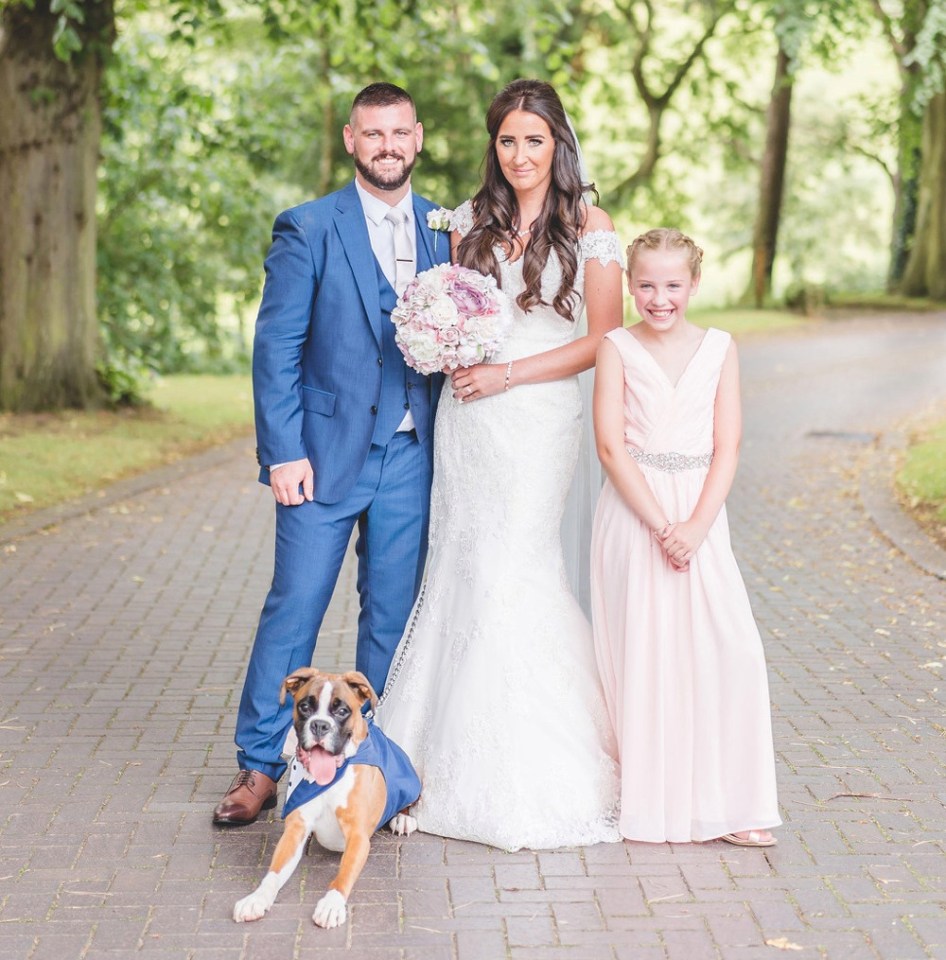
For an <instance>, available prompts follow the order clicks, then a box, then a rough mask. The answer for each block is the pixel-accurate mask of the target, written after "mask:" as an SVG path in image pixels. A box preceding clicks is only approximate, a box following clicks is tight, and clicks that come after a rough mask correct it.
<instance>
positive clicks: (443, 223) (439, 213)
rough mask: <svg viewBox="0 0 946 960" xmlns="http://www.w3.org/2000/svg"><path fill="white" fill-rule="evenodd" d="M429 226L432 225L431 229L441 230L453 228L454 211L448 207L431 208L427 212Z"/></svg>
mask: <svg viewBox="0 0 946 960" xmlns="http://www.w3.org/2000/svg"><path fill="white" fill-rule="evenodd" d="M427 226H428V227H430V229H431V230H439V231H442V232H446V231H450V230H452V229H453V211H452V210H448V209H447V208H446V207H438V208H437V209H436V210H429V211H428V212H427Z"/></svg>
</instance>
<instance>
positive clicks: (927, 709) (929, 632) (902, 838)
mask: <svg viewBox="0 0 946 960" xmlns="http://www.w3.org/2000/svg"><path fill="white" fill-rule="evenodd" d="M944 320H946V317H944V316H938V317H927V318H922V317H895V318H886V319H881V318H878V319H867V320H859V321H843V322H836V323H824V324H820V325H818V326H817V327H816V328H815V330H814V331H806V332H803V333H788V334H781V335H778V336H773V337H766V338H760V339H756V338H747V339H746V340H745V342H743V343H742V344H741V347H740V352H741V355H742V365H743V396H744V407H745V419H746V430H745V442H744V446H743V456H742V465H741V468H740V474H739V478H738V481H737V484H736V488H735V490H734V492H733V496H732V497H731V498H730V504H729V510H730V520H731V524H732V529H733V540H734V544H735V548H736V553H737V557H738V558H739V560H740V564H741V566H742V569H743V572H744V575H745V577H746V581H747V584H748V587H749V591H750V594H751V596H752V600H753V607H754V610H755V613H756V616H757V618H758V621H759V625H760V628H761V631H762V635H763V639H764V641H765V645H766V652H767V658H768V664H769V672H770V678H771V687H772V698H773V721H774V728H775V738H776V750H777V757H778V778H779V787H780V800H781V805H782V813H783V818H784V820H785V825H784V826H783V827H782V828H780V829H779V831H778V833H777V835H778V837H779V840H780V843H779V846H778V847H777V848H774V849H771V850H765V851H763V850H746V849H741V848H736V847H732V846H729V845H727V844H724V843H722V842H712V843H706V844H702V845H679V844H678V845H666V844H665V845H647V844H640V843H625V844H611V845H600V846H595V847H589V848H583V849H569V850H557V851H550V852H541V853H531V852H520V853H516V854H506V853H501V852H498V851H495V850H492V849H490V848H486V847H482V846H479V845H476V844H471V843H462V842H458V841H452V840H442V839H439V838H437V837H430V836H424V835H418V834H415V835H414V836H413V837H410V838H407V839H403V840H401V839H396V838H394V837H392V836H389V835H381V834H379V835H378V836H377V837H376V838H375V841H374V843H373V846H372V851H371V856H370V858H369V861H368V864H367V867H366V869H365V871H364V873H363V874H362V877H361V879H360V882H359V883H358V885H357V887H356V889H355V892H354V894H353V897H352V901H351V919H350V921H349V923H348V924H346V925H345V926H344V927H342V928H340V929H338V930H334V931H323V930H319V929H317V928H315V927H314V926H313V925H312V923H311V920H310V917H311V914H312V910H313V908H314V906H315V902H316V900H317V899H318V897H319V895H320V891H322V890H323V889H324V887H325V885H326V884H327V882H328V881H329V880H330V879H331V877H332V876H333V875H334V870H335V864H336V861H337V856H336V855H334V854H329V853H326V852H324V851H321V850H319V849H318V848H317V847H313V848H312V850H311V851H310V853H309V854H308V855H307V856H306V857H305V858H304V859H303V862H302V864H301V865H300V867H299V869H298V870H297V872H296V875H295V876H294V877H293V878H292V879H291V880H290V882H289V883H288V884H287V885H286V887H285V888H284V889H283V891H282V893H281V894H280V896H279V898H278V900H277V902H276V905H275V906H274V907H273V909H272V911H271V912H270V914H269V915H268V916H267V917H266V918H265V919H264V920H262V921H260V922H259V923H255V924H247V925H238V924H235V923H234V922H233V921H232V920H231V919H230V912H231V909H232V905H233V903H234V901H235V900H237V899H238V898H239V897H241V896H243V895H244V894H246V893H247V892H249V891H250V890H251V889H252V888H253V887H254V886H255V885H256V883H257V882H258V880H259V878H260V877H261V875H262V872H263V871H264V870H265V868H266V865H267V863H268V860H269V856H270V853H271V851H272V848H273V845H274V843H275V842H276V840H277V839H278V836H279V833H280V823H279V821H278V818H277V817H275V816H273V815H272V814H271V815H270V816H269V817H268V818H267V819H264V820H261V821H259V822H258V823H256V824H254V825H252V826H250V827H247V828H243V829H236V830H218V829H214V828H213V827H212V825H211V822H210V812H211V810H212V808H213V806H214V804H215V803H216V801H217V800H218V799H219V796H220V795H221V794H222V791H223V790H224V789H225V788H226V786H227V784H228V783H229V781H230V779H231V777H232V775H233V772H234V761H233V746H232V735H233V721H234V713H235V709H236V702H237V699H238V697H239V693H240V689H241V683H242V672H243V669H244V665H245V661H246V657H247V652H248V647H249V644H250V643H251V641H252V636H253V632H254V629H255V624H256V618H257V615H258V612H259V608H260V606H261V604H262V601H263V597H264V595H265V590H266V587H267V585H268V581H269V577H270V575H271V570H272V507H271V500H270V495H269V493H268V491H266V490H265V489H263V488H261V487H259V486H258V485H257V484H256V483H255V482H254V480H253V476H254V472H255V468H254V463H253V459H252V453H251V449H250V447H251V444H250V443H249V442H240V443H238V444H235V445H231V446H230V447H228V448H226V449H224V450H222V451H217V452H215V453H214V454H213V455H209V456H207V457H203V458H197V459H195V460H193V461H189V462H188V464H185V465H184V467H183V468H181V467H178V468H176V469H175V470H170V471H165V472H163V473H162V472H159V473H157V474H152V475H150V476H149V477H147V478H143V479H142V480H139V481H136V482H135V483H133V484H132V485H131V486H130V487H125V488H123V487H117V488H115V490H113V491H111V492H110V493H109V495H107V496H106V497H105V498H102V499H99V500H97V501H95V502H94V503H93V506H94V507H95V508H94V509H87V508H88V507H89V504H88V503H84V504H80V507H81V509H78V508H77V509H73V510H72V511H71V512H70V511H69V510H66V511H58V512H57V513H56V514H55V518H56V519H57V522H56V524H55V525H54V526H52V527H49V528H47V529H40V528H39V523H40V521H41V520H43V519H44V518H45V519H47V520H48V519H49V518H50V517H51V516H53V515H52V514H45V515H41V516H40V517H34V518H32V520H30V521H28V522H26V523H23V522H20V521H17V522H16V523H12V524H9V525H8V526H7V527H6V528H3V527H0V540H4V538H5V541H4V542H0V957H3V958H4V960H52V958H55V960H80V958H86V960H124V958H129V957H142V958H152V960H284V958H285V960H289V958H303V960H305V958H316V957H318V958H320V960H331V958H334V957H341V956H342V955H346V956H347V955H349V954H357V955H358V956H360V957H362V958H364V960H410V958H418V960H421V958H422V960H441V958H443V960H503V958H510V960H599V958H608V960H666V958H669V960H703V958H714V960H715V958H724V960H746V958H756V957H759V958H763V957H769V958H775V957H777V956H779V955H783V954H784V955H787V956H794V955H798V956H800V957H802V958H804V957H811V958H814V957H826V958H844V960H860V958H865V960H866V958H872V960H873V958H887V960H914V958H927V957H946V856H944V849H946V816H944V813H946V811H944V801H946V786H944V784H946V779H944V773H946V770H944V766H946V740H944V734H946V714H944V709H943V704H944V700H946V683H944V680H943V673H944V671H946V630H944V625H946V582H944V581H943V580H942V579H939V578H938V577H936V576H934V575H932V573H931V572H929V570H930V561H929V558H930V557H932V558H933V559H932V561H931V562H932V564H933V566H934V567H935V566H936V564H939V567H938V569H939V570H940V571H942V570H946V564H944V563H943V562H942V561H943V558H942V554H941V553H937V552H936V551H934V550H932V548H931V547H930V546H929V544H928V543H925V542H924V541H923V539H922V538H921V537H917V536H916V533H915V531H908V535H906V536H905V537H903V536H900V537H898V536H897V535H896V531H895V530H894V528H895V527H897V525H898V524H901V525H902V523H903V522H904V521H903V520H902V518H901V517H900V515H899V514H898V513H897V511H896V509H895V507H894V506H893V505H892V503H891V500H890V494H889V487H888V483H889V454H887V453H886V452H884V449H883V448H884V443H883V441H884V439H885V438H889V437H890V436H894V435H897V434H896V431H898V430H902V428H903V424H904V423H905V422H907V420H908V419H909V418H910V417H913V416H915V415H917V414H918V413H922V412H924V411H926V410H931V409H934V408H935V405H936V404H940V405H942V404H943V403H944V401H946V360H944V358H946V324H944V323H943V321H944ZM939 409H940V410H942V409H943V407H942V406H940V407H939ZM878 441H879V442H878ZM865 503H866V504H868V507H870V509H865ZM901 531H902V527H901ZM893 543H900V544H901V546H903V544H904V543H915V544H917V545H918V546H917V549H918V550H920V551H921V552H923V556H924V557H925V558H926V559H927V561H928V562H926V563H924V562H922V561H921V560H920V559H918V556H914V555H913V554H912V553H911V551H910V550H909V548H906V549H907V552H906V553H905V552H903V551H902V550H901V549H898V548H897V547H895V546H894V545H893ZM935 572H936V570H935V569H934V570H933V573H935ZM356 616H357V603H356V600H355V596H354V571H353V568H352V564H351V563H349V564H348V565H347V566H346V568H345V569H344V571H343V576H342V580H341V582H340V584H339V589H338V591H337V594H336V600H335V601H334V603H333V606H332V608H331V610H330V612H329V615H328V617H327V620H326V624H325V628H324V630H323V633H322V635H321V637H320V640H319V647H318V651H317V655H316V656H317V660H316V662H317V663H318V664H319V665H321V666H324V667H328V668H335V667H347V666H349V665H350V664H351V663H352V660H353V634H354V628H355V620H356ZM274 813H275V811H274Z"/></svg>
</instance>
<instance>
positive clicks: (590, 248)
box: [579, 230, 624, 270]
mask: <svg viewBox="0 0 946 960" xmlns="http://www.w3.org/2000/svg"><path fill="white" fill-rule="evenodd" d="M579 246H580V248H581V258H582V260H598V261H600V263H601V265H602V266H605V267H606V266H607V265H608V264H609V263H611V262H612V261H613V262H614V263H616V264H617V265H618V266H619V267H621V269H622V270H623V269H624V254H623V253H622V252H621V244H620V241H619V240H618V235H617V234H616V233H615V232H614V231H613V230H591V231H589V232H588V233H585V234H582V236H581V240H580V241H579Z"/></svg>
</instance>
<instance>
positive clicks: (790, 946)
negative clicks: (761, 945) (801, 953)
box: [765, 937, 805, 950]
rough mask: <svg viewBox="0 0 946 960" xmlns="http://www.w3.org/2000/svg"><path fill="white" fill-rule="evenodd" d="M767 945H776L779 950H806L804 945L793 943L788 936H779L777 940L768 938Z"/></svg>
mask: <svg viewBox="0 0 946 960" xmlns="http://www.w3.org/2000/svg"><path fill="white" fill-rule="evenodd" d="M765 945H766V946H767V947H776V948H777V949H779V950H804V949H805V948H804V947H801V946H799V945H798V944H797V943H792V941H791V940H789V939H788V938H787V937H777V938H776V939H775V940H766V941H765Z"/></svg>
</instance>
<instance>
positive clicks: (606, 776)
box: [377, 80, 622, 850]
mask: <svg viewBox="0 0 946 960" xmlns="http://www.w3.org/2000/svg"><path fill="white" fill-rule="evenodd" d="M486 125H487V129H488V130H489V133H490V145H489V148H488V150H487V158H486V165H485V168H486V173H485V176H484V182H483V186H482V187H481V189H480V191H479V193H477V195H476V196H475V197H474V198H473V200H472V201H468V202H467V203H465V204H463V206H462V207H460V208H459V209H458V210H457V211H456V212H455V214H454V227H455V231H454V234H453V244H454V259H455V260H456V261H457V262H459V263H462V264H463V265H465V266H468V267H472V268H474V269H478V270H480V271H481V272H483V273H487V272H489V273H493V274H494V275H495V276H496V277H497V279H498V280H499V282H500V286H501V287H502V290H503V291H504V293H505V294H506V295H507V296H508V297H509V299H510V301H512V303H513V309H514V323H513V330H512V333H511V334H510V336H509V338H508V339H507V341H506V342H505V344H504V345H503V347H502V349H501V351H500V353H499V354H497V355H496V356H494V357H493V358H492V362H491V363H488V364H480V365H478V366H476V367H471V368H468V369H466V370H460V371H457V373H455V374H454V375H453V377H452V380H448V381H447V383H446V384H445V386H444V392H443V395H442V397H441V399H440V406H439V410H438V413H437V424H436V432H435V454H434V483H433V490H432V493H431V511H430V549H429V554H428V564H427V575H426V581H425V584H424V586H423V588H422V591H421V594H420V596H419V597H418V600H417V603H416V605H415V608H414V611H413V613H412V615H411V618H410V620H409V621H408V625H407V629H406V631H405V635H404V637H403V639H402V640H401V644H400V646H399V647H398V650H397V652H396V653H395V656H394V660H393V663H392V666H391V671H390V674H389V677H388V683H387V686H386V688H385V691H384V694H383V696H382V699H381V705H380V707H379V710H378V713H377V722H378V723H379V725H380V726H381V727H382V728H383V729H384V731H385V733H387V734H388V736H390V737H391V738H392V739H394V740H395V741H396V742H398V743H399V744H400V745H401V746H402V747H403V748H404V749H405V750H406V751H407V753H408V755H409V756H410V757H411V759H412V760H413V762H414V764H415V766H416V767H417V771H418V773H419V774H420V776H421V779H422V781H423V790H422V793H421V798H420V800H419V801H418V803H417V804H416V805H415V806H414V808H413V810H412V813H413V814H414V815H415V816H416V817H417V820H418V825H419V828H420V829H421V830H423V831H425V832H427V833H434V834H439V835H441V836H447V837H456V838H460V839H466V840H477V841H480V842H482V843H488V844H491V845H493V846H496V847H500V848H503V849H506V850H517V849H520V848H522V847H528V848H532V849H548V848H554V847H564V846H574V845H579V844H592V843H598V842H600V841H616V840H618V839H620V836H619V833H618V830H617V827H616V815H617V803H618V794H619V789H618V777H617V766H616V762H615V757H616V752H615V744H614V737H613V733H612V731H611V729H610V726H609V720H608V717H607V713H606V710H605V704H604V701H603V695H602V691H601V687H600V682H599V680H598V674H597V667H596V663H595V656H594V647H593V642H592V635H591V627H590V626H589V624H588V621H587V620H586V619H585V616H584V615H583V613H582V612H581V609H580V608H579V606H578V603H577V601H576V600H575V598H574V596H573V594H572V593H571V591H570V589H569V587H568V584H567V581H566V576H565V569H564V564H563V557H562V545H561V537H560V534H559V527H560V522H561V519H562V511H563V508H564V504H565V498H566V494H567V492H568V488H569V484H570V482H571V478H572V474H573V472H574V469H575V463H576V459H577V457H578V448H579V438H580V433H581V430H582V403H581V397H580V394H579V388H578V380H577V376H576V375H577V374H578V372H579V371H581V370H585V369H588V368H589V367H591V366H592V364H593V363H594V356H595V351H596V348H597V344H598V343H599V341H600V339H601V337H602V336H603V335H604V334H605V333H606V332H607V331H608V330H610V329H613V328H614V327H617V326H619V325H620V323H621V317H622V308H621V295H622V294H621V291H622V276H621V253H620V246H619V244H618V240H617V236H616V234H615V233H614V228H613V226H612V224H611V221H610V219H609V217H608V216H607V214H605V213H604V212H603V211H602V210H600V209H598V208H595V207H592V206H589V205H587V204H585V202H584V201H583V199H582V191H583V184H582V182H581V177H580V174H579V169H580V168H579V163H578V157H577V153H576V150H577V147H576V143H575V140H574V136H573V134H572V132H571V129H570V127H569V125H568V120H567V117H566V115H565V112H564V109H563V108H562V105H561V102H560V100H559V98H558V95H557V94H556V93H555V91H554V89H553V88H552V87H550V86H549V85H548V84H545V83H540V82H539V81H533V80H518V81H515V82H514V83H512V84H510V85H509V86H508V87H507V88H506V89H505V90H503V91H502V92H501V93H500V94H499V95H498V96H497V97H496V99H495V100H494V101H493V104H492V105H491V107H490V110H489V113H488V115H487V121H486ZM583 309H584V310H585V311H586V315H587V329H588V333H587V334H585V335H581V336H579V335H578V323H577V321H578V320H579V317H580V314H581V311H582V310H583Z"/></svg>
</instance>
